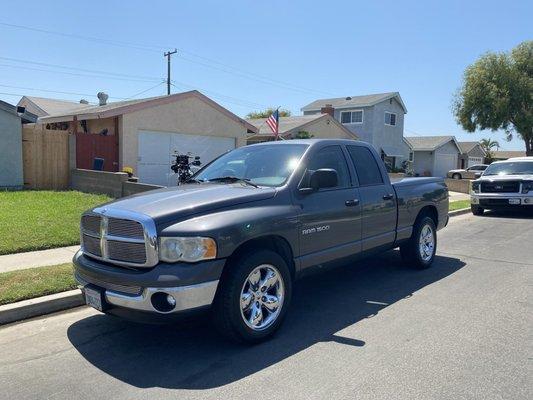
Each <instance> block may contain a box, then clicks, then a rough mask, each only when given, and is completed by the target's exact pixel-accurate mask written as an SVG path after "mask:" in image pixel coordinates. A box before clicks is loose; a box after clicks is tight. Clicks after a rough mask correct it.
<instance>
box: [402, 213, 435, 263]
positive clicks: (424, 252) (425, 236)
mask: <svg viewBox="0 0 533 400" xmlns="http://www.w3.org/2000/svg"><path fill="white" fill-rule="evenodd" d="M436 251H437V229H436V227H435V222H434V221H433V219H432V218H430V217H428V216H427V215H426V216H421V217H418V218H417V220H416V222H415V226H414V227H413V233H412V235H411V238H410V239H409V240H408V241H407V242H405V243H404V244H402V245H401V246H400V254H401V255H402V260H403V262H404V263H405V264H407V265H408V266H410V267H413V268H416V269H426V268H429V267H430V266H431V264H432V263H433V260H434V258H435V253H436Z"/></svg>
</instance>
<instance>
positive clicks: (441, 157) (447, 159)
mask: <svg viewBox="0 0 533 400" xmlns="http://www.w3.org/2000/svg"><path fill="white" fill-rule="evenodd" d="M457 156H458V155H457V154H436V155H435V168H434V170H433V175H434V176H446V174H447V173H448V171H450V170H452V169H455V168H456V166H457Z"/></svg>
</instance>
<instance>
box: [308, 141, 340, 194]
mask: <svg viewBox="0 0 533 400" xmlns="http://www.w3.org/2000/svg"><path fill="white" fill-rule="evenodd" d="M321 168H331V169H334V170H335V171H337V175H338V177H339V181H338V183H337V186H336V187H339V188H342V187H348V186H350V172H349V171H348V164H346V159H345V158H344V153H343V152H342V149H341V147H340V146H328V147H324V148H323V149H320V150H319V151H318V152H317V153H316V154H315V155H313V157H312V158H311V160H310V161H309V164H308V166H307V170H308V171H316V170H317V169H321Z"/></svg>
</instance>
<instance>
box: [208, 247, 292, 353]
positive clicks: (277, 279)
mask: <svg viewBox="0 0 533 400" xmlns="http://www.w3.org/2000/svg"><path fill="white" fill-rule="evenodd" d="M225 268H227V269H228V270H227V272H226V274H225V275H224V277H223V279H222V281H221V283H220V287H219V290H218V292H217V295H216V298H215V302H214V305H213V310H212V312H213V320H214V322H215V326H216V327H217V329H218V330H219V331H220V332H221V333H222V334H223V335H224V336H226V337H228V338H230V339H231V340H234V341H237V342H250V343H257V342H261V341H263V340H265V339H267V338H268V337H269V336H271V335H272V334H273V333H274V332H275V331H276V330H277V329H278V328H279V327H280V325H281V323H282V321H283V318H284V317H285V314H286V312H287V309H288V307H289V303H290V300H291V293H292V282H291V275H290V272H289V268H288V267H287V263H286V262H285V260H284V259H283V258H282V257H281V256H280V255H279V254H277V253H275V252H273V251H270V250H260V251H254V252H248V253H245V254H243V255H242V256H240V257H238V258H237V259H235V260H234V261H233V262H231V263H230V264H228V265H226V267H225Z"/></svg>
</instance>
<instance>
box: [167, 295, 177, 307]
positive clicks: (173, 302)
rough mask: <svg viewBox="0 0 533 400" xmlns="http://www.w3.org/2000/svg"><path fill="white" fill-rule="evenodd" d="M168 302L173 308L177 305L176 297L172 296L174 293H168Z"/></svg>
mask: <svg viewBox="0 0 533 400" xmlns="http://www.w3.org/2000/svg"><path fill="white" fill-rule="evenodd" d="M167 302H168V305H169V306H171V307H172V308H174V307H175V306H176V299H175V298H174V297H172V295H170V294H168V295H167Z"/></svg>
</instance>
